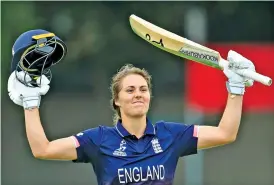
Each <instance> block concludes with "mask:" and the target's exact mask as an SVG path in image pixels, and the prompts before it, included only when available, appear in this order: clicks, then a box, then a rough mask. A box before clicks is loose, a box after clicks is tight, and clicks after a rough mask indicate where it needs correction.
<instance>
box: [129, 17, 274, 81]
mask: <svg viewBox="0 0 274 185" xmlns="http://www.w3.org/2000/svg"><path fill="white" fill-rule="evenodd" d="M129 21H130V26H131V28H132V30H133V31H134V32H135V33H136V34H137V35H139V36H140V37H141V38H143V39H144V40H146V41H147V42H149V43H150V44H152V45H154V46H156V47H158V48H160V49H162V50H165V51H167V52H169V53H172V54H174V55H177V56H180V57H182V58H186V59H189V60H192V61H195V62H199V63H201V64H204V65H207V66H211V67H214V68H217V69H223V68H224V66H228V61H226V60H224V59H223V58H222V57H221V55H220V53H219V52H217V51H215V50H212V49H210V48H207V47H205V46H202V45H200V44H198V43H195V42H193V41H191V40H188V39H186V38H184V37H181V36H179V35H176V34H175V33H172V32H170V31H167V30H165V29H163V28H160V27H158V26H156V25H154V24H152V23H150V22H148V21H146V20H144V19H142V18H140V17H137V16H136V15H131V16H130V17H129ZM237 73H238V74H239V75H242V76H245V77H248V78H251V79H253V80H255V81H258V82H260V83H262V84H264V85H267V86H270V85H271V84H272V79H271V78H269V77H267V76H264V75H261V74H259V73H257V72H255V71H251V70H248V69H242V70H238V71H237Z"/></svg>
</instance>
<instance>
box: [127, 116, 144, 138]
mask: <svg viewBox="0 0 274 185" xmlns="http://www.w3.org/2000/svg"><path fill="white" fill-rule="evenodd" d="M146 123H147V120H146V116H143V117H141V118H129V117H123V120H122V125H123V127H124V128H125V129H126V130H127V131H128V132H129V133H130V134H132V135H135V136H136V137H137V138H138V139H139V138H140V137H142V136H143V135H144V133H145V130H146V125H147V124H146Z"/></svg>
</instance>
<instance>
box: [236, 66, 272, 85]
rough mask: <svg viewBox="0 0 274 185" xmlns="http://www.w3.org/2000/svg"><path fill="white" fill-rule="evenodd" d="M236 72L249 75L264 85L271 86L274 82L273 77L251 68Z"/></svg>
mask: <svg viewBox="0 0 274 185" xmlns="http://www.w3.org/2000/svg"><path fill="white" fill-rule="evenodd" d="M236 73H238V74H239V75H242V76H245V77H248V78H251V79H253V80H254V81H257V82H260V83H262V84H264V85H267V86H270V85H271V84H272V79H271V78H269V77H267V76H264V75H262V74H259V73H257V72H254V71H251V70H247V69H239V70H237V71H236Z"/></svg>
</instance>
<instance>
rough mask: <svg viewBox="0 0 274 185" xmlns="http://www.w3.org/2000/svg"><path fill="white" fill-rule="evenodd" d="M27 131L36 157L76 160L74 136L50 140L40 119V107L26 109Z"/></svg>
mask: <svg viewBox="0 0 274 185" xmlns="http://www.w3.org/2000/svg"><path fill="white" fill-rule="evenodd" d="M25 122H26V133H27V138H28V142H29V145H30V148H31V151H32V154H33V156H34V157H36V158H39V159H54V160H75V159H77V153H76V144H75V139H74V138H73V136H70V137H66V138H61V139H57V140H53V141H49V140H48V139H47V137H46V134H45V132H44V129H43V127H42V124H41V121H40V115H39V110H38V108H34V109H31V110H25Z"/></svg>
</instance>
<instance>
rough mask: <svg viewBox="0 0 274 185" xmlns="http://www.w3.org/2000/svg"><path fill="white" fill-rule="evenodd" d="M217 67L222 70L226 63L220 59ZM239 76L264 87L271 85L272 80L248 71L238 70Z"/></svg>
mask: <svg viewBox="0 0 274 185" xmlns="http://www.w3.org/2000/svg"><path fill="white" fill-rule="evenodd" d="M219 65H220V66H221V67H222V68H224V67H227V66H228V61H227V60H224V59H222V58H221V60H220V62H219ZM236 73H238V74H239V75H242V76H244V77H248V78H250V79H252V80H254V81H257V82H260V83H262V84H264V85H267V86H270V85H271V84H272V79H271V78H269V77H267V76H264V75H262V74H259V73H257V72H254V71H251V70H248V69H239V70H237V71H236Z"/></svg>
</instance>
